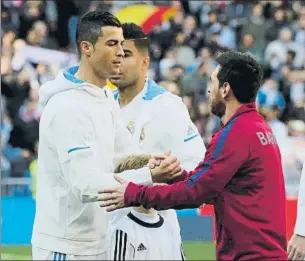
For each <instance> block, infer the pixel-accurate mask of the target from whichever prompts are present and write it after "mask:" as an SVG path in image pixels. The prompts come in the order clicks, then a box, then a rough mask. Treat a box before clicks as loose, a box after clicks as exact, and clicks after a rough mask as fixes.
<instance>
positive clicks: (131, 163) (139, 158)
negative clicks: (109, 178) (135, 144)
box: [114, 154, 152, 173]
mask: <svg viewBox="0 0 305 261" xmlns="http://www.w3.org/2000/svg"><path fill="white" fill-rule="evenodd" d="M151 157H152V156H151V155H147V154H143V155H131V156H129V157H127V158H126V159H125V160H123V161H122V162H120V163H119V165H118V166H117V167H116V169H115V171H114V172H115V173H121V172H123V171H124V170H132V169H140V168H143V167H146V166H147V164H148V163H149V160H150V159H151Z"/></svg>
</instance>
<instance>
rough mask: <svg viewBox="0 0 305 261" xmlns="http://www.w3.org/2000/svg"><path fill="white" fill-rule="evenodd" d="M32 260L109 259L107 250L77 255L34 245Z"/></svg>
mask: <svg viewBox="0 0 305 261" xmlns="http://www.w3.org/2000/svg"><path fill="white" fill-rule="evenodd" d="M32 260H53V261H66V260H108V259H107V253H106V252H105V253H102V254H98V255H91V256H76V255H66V254H62V253H57V252H52V251H49V250H44V249H41V248H38V247H34V246H32Z"/></svg>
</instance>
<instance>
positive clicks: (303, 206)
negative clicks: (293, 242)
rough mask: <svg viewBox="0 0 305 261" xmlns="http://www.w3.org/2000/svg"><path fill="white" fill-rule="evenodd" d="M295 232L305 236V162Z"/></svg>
mask: <svg viewBox="0 0 305 261" xmlns="http://www.w3.org/2000/svg"><path fill="white" fill-rule="evenodd" d="M294 233H295V234H297V235H300V236H305V162H304V164H303V170H302V176H301V182H300V188H299V197H298V214H297V220H296V224H295V228H294Z"/></svg>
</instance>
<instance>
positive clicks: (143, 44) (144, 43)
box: [122, 23, 150, 51]
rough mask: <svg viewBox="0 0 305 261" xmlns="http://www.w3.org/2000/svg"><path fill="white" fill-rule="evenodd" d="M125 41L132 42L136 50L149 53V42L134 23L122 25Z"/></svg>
mask: <svg viewBox="0 0 305 261" xmlns="http://www.w3.org/2000/svg"><path fill="white" fill-rule="evenodd" d="M122 28H123V35H124V39H125V40H134V44H135V46H136V48H137V49H138V50H139V51H141V50H144V51H149V45H150V44H149V40H148V37H147V35H146V34H145V33H144V32H143V30H142V28H141V27H140V26H138V25H137V24H135V23H124V24H122Z"/></svg>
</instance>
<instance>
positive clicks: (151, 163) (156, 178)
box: [115, 151, 183, 183]
mask: <svg viewBox="0 0 305 261" xmlns="http://www.w3.org/2000/svg"><path fill="white" fill-rule="evenodd" d="M146 166H147V167H148V168H149V169H150V171H151V177H152V181H153V183H168V182H170V181H172V180H173V179H176V178H178V177H179V176H181V175H182V173H183V169H182V168H181V165H180V162H179V160H178V159H177V157H174V156H172V155H171V152H170V151H169V152H168V153H165V154H150V155H147V154H143V155H131V156H129V157H128V158H127V159H125V160H124V161H122V162H121V163H120V164H119V165H118V166H117V168H116V170H115V172H116V173H121V172H123V171H124V170H131V169H139V168H143V167H146Z"/></svg>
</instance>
